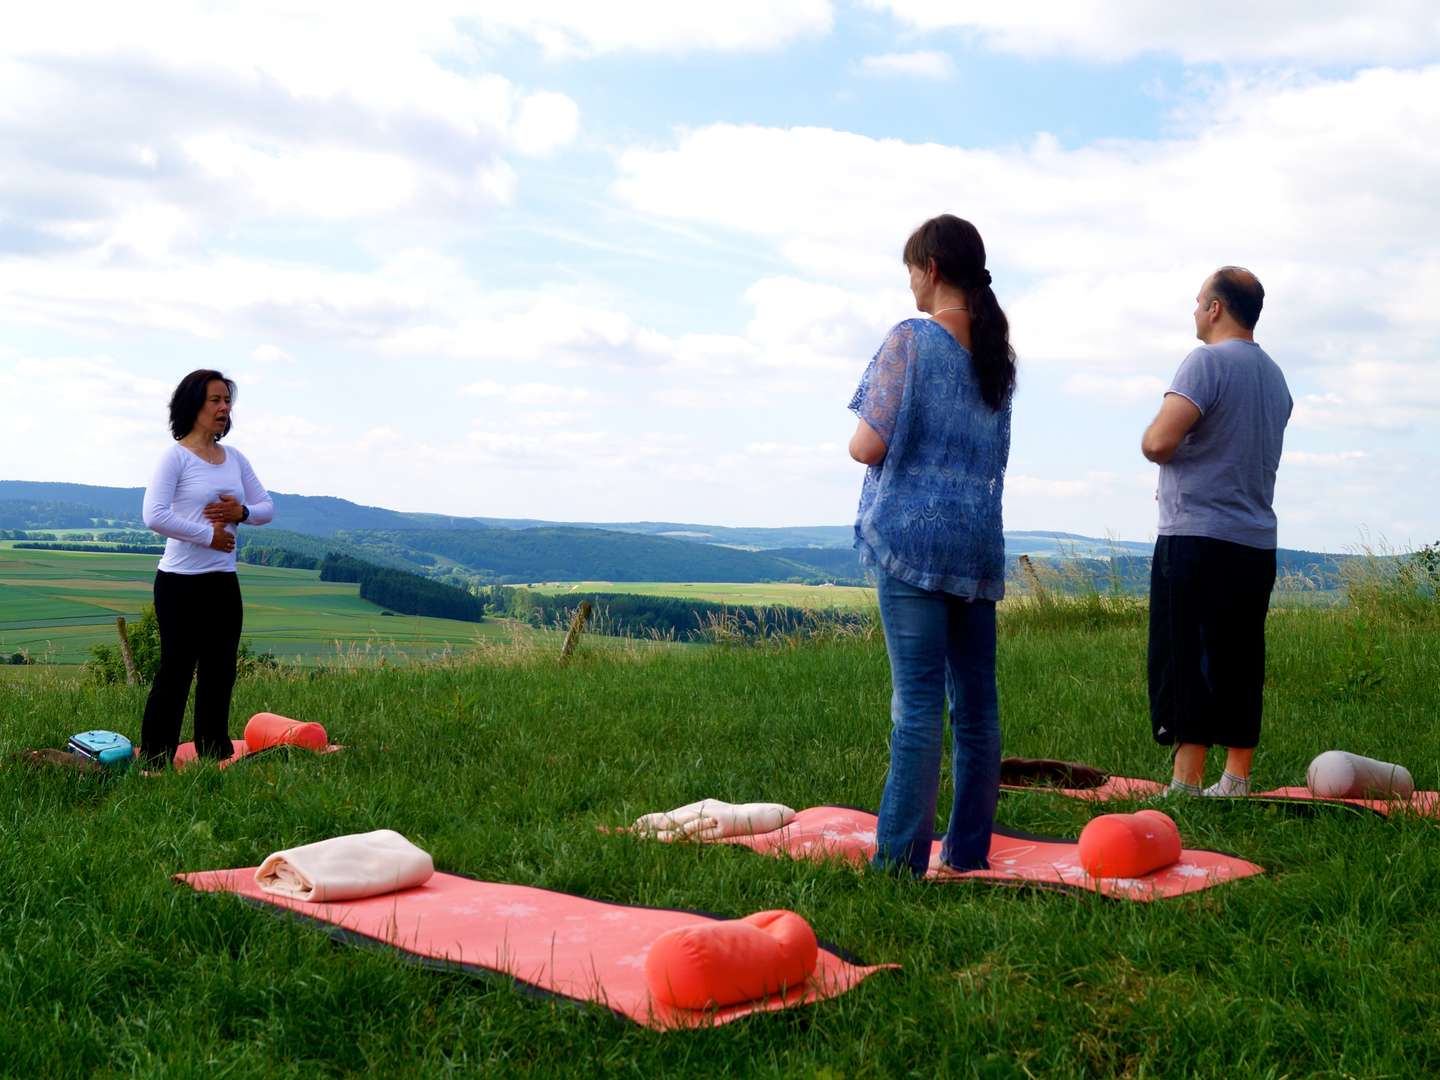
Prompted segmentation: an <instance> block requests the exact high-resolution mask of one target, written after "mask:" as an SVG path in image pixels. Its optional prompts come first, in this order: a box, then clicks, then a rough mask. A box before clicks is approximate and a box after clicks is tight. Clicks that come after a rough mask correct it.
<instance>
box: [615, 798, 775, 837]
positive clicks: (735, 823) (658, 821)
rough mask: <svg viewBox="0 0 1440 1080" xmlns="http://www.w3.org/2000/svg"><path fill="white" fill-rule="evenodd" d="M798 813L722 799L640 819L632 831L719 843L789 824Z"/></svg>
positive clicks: (702, 801) (690, 804)
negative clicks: (728, 837) (727, 837)
mask: <svg viewBox="0 0 1440 1080" xmlns="http://www.w3.org/2000/svg"><path fill="white" fill-rule="evenodd" d="M794 818H795V811H794V810H792V809H790V807H788V806H783V805H781V804H780V803H728V802H722V801H721V800H719V799H701V800H700V801H699V802H693V803H689V804H688V805H686V806H680V807H676V808H675V809H674V810H669V811H666V812H665V813H657V814H646V815H645V816H644V817H641V818H637V819H636V821H635V824H634V825H632V826H631V827H630V828H631V831H632V832H637V833H640V834H642V835H644V836H648V837H651V838H653V839H656V840H679V839H681V838H689V839H691V840H719V839H722V838H724V837H726V836H754V835H756V834H757V833H767V832H773V831H774V830H776V829H778V828H781V827H782V826H785V825H788V824H790V822H791V821H792V820H794Z"/></svg>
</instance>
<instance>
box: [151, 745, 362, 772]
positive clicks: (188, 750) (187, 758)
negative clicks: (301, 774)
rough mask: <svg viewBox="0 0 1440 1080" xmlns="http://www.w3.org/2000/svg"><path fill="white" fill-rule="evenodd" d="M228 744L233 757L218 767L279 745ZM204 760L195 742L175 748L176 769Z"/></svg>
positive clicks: (328, 749)
mask: <svg viewBox="0 0 1440 1080" xmlns="http://www.w3.org/2000/svg"><path fill="white" fill-rule="evenodd" d="M230 745H231V746H233V747H234V748H235V754H234V756H233V757H228V758H226V759H225V760H224V761H221V762H219V763H218V764H219V766H220V768H222V769H228V768H229V767H230V766H231V765H234V764H235V763H236V762H237V761H239V760H240V759H241V758H246V757H253V756H254V755H255V754H264V753H268V752H269V751H271V750H278V749H279V747H276V746H269V747H266V748H265V749H264V750H256V751H252V750H251V749H250V747H249V746H248V745H247V744H246V742H245V740H244V739H231V740H230ZM297 749H299V748H297ZM343 749H344V747H342V746H337V745H335V744H334V743H331V744H330V745H329V746H327V747H326V748H325V749H324V750H312V751H309V752H310V753H318V754H333V753H334V752H335V751H337V750H343ZM135 754H136V756H137V757H138V756H139V754H140V751H139V750H136V751H135ZM204 760H205V759H204V758H202V757H200V756H199V755H198V754H197V753H196V752H195V744H194V743H193V742H183V743H181V744H180V745H179V746H177V747H176V748H175V760H174V763H173V764H174V765H175V768H177V769H183V768H186V767H187V766H190V765H194V764H195V763H196V762H199V761H204Z"/></svg>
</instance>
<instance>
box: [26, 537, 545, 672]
mask: <svg viewBox="0 0 1440 1080" xmlns="http://www.w3.org/2000/svg"><path fill="white" fill-rule="evenodd" d="M155 561H156V560H155V557H154V556H153V555H111V554H104V555H99V554H89V553H81V552H69V551H27V550H17V549H16V548H15V547H14V546H13V542H10V541H0V655H3V656H5V657H7V658H8V657H9V656H11V655H12V654H14V653H17V652H20V653H27V654H29V655H31V656H33V657H35V658H37V659H41V660H45V661H47V662H50V663H58V664H79V663H83V662H84V661H85V660H86V659H88V658H89V656H90V648H91V646H92V645H97V644H112V643H113V642H114V641H115V617H116V616H117V615H123V616H125V617H126V618H127V619H129V620H135V619H137V618H138V617H139V615H140V610H141V608H142V607H144V605H146V604H148V603H150V602H151V584H152V582H153V581H154V578H155ZM239 572H240V585H241V590H242V592H243V593H244V597H245V637H246V638H247V639H249V641H250V643H251V647H252V648H253V649H254V650H255V651H256V652H272V653H274V654H275V655H276V656H278V657H280V658H281V659H282V660H286V661H292V662H293V661H298V662H299V663H301V664H302V665H314V664H320V663H336V662H351V661H355V662H359V661H361V660H365V659H369V660H376V659H379V658H380V657H381V656H382V655H383V656H387V657H389V658H391V659H403V658H407V657H411V658H413V657H421V656H433V655H435V654H436V653H439V652H443V651H445V650H447V649H467V648H472V647H474V646H475V645H477V644H480V643H495V642H503V641H512V640H516V639H519V638H529V637H532V636H534V635H535V634H548V633H549V631H537V630H532V629H529V628H527V627H523V626H519V625H518V624H515V623H511V622H508V621H496V622H486V623H479V624H477V623H469V622H458V621H455V620H452V619H432V618H420V617H412V616H404V615H389V614H386V613H385V612H384V610H383V609H382V608H379V607H377V606H376V605H374V604H371V603H368V602H367V601H365V600H362V599H361V598H360V596H359V586H358V585H354V584H347V583H343V582H322V581H321V580H320V578H319V574H317V573H316V572H315V571H313V570H288V569H277V568H274V567H268V566H246V565H244V564H243V563H242V564H241V566H240V568H239Z"/></svg>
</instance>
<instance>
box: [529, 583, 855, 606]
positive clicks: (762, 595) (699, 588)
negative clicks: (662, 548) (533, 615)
mask: <svg viewBox="0 0 1440 1080" xmlns="http://www.w3.org/2000/svg"><path fill="white" fill-rule="evenodd" d="M529 587H530V588H532V589H534V590H535V591H536V592H541V593H549V594H551V595H555V596H563V595H564V594H566V593H572V592H602V593H630V594H632V595H635V596H676V597H679V598H681V599H682V600H708V601H710V602H711V603H715V604H731V605H733V606H735V607H775V606H780V607H796V608H804V609H806V610H808V611H827V610H830V609H832V608H845V609H850V610H864V609H866V608H873V607H874V606H875V590H874V589H862V588H857V587H855V586H850V585H790V584H786V583H784V582H779V583H760V584H743V583H741V584H729V583H718V584H717V583H715V582H697V583H693V584H691V583H685V582H674V581H547V582H539V583H536V584H533V585H531V586H529Z"/></svg>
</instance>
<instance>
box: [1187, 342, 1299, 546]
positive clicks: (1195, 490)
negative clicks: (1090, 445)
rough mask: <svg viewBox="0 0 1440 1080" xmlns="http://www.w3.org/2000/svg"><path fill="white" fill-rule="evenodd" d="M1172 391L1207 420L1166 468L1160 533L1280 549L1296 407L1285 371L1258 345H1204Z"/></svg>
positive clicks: (1189, 360) (1192, 432)
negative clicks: (1279, 513)
mask: <svg viewBox="0 0 1440 1080" xmlns="http://www.w3.org/2000/svg"><path fill="white" fill-rule="evenodd" d="M1167 392H1168V393H1171V394H1179V395H1181V396H1182V397H1185V398H1188V399H1189V400H1190V401H1192V402H1194V404H1195V407H1196V408H1197V409H1199V410H1200V419H1199V420H1197V421H1196V422H1195V426H1194V427H1193V428H1191V429H1190V431H1189V432H1188V433H1187V434H1186V436H1185V438H1184V439H1183V440H1182V441H1181V443H1180V446H1179V448H1178V449H1176V451H1175V456H1174V457H1173V458H1171V459H1170V462H1169V464H1167V465H1161V466H1160V527H1159V533H1160V535H1161V536H1208V537H1211V538H1213V539H1216V540H1229V541H1231V542H1233V543H1236V544H1246V545H1248V546H1249V547H1257V548H1273V547H1275V508H1274V506H1273V505H1272V504H1273V502H1274V499H1275V470H1276V469H1277V468H1279V466H1280V450H1281V447H1282V445H1283V443H1284V441H1285V425H1286V423H1287V422H1289V420H1290V409H1291V407H1292V405H1293V402H1292V401H1291V399H1290V390H1289V388H1288V387H1287V386H1286V385H1285V376H1284V374H1282V373H1281V371H1280V368H1279V366H1278V365H1277V364H1276V363H1275V361H1274V360H1271V359H1270V357H1269V356H1267V355H1266V353H1265V350H1264V349H1262V348H1260V346H1259V345H1257V344H1255V342H1253V341H1246V340H1243V339H1231V340H1229V341H1222V342H1220V343H1219V344H1218V345H1201V346H1200V347H1199V348H1198V349H1196V350H1195V351H1194V352H1192V353H1191V354H1190V355H1189V356H1187V357H1186V358H1185V361H1184V363H1182V364H1181V365H1180V370H1179V371H1177V372H1176V373H1175V381H1174V382H1173V383H1172V384H1171V386H1170V389H1169V391H1167Z"/></svg>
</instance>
